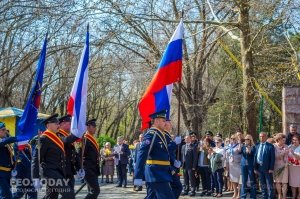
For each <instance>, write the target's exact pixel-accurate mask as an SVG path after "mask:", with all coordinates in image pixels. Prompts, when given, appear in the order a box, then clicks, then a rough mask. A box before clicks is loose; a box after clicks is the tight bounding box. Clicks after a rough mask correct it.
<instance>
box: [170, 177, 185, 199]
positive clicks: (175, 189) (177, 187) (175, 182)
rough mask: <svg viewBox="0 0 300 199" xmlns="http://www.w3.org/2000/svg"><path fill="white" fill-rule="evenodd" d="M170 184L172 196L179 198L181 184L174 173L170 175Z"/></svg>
mask: <svg viewBox="0 0 300 199" xmlns="http://www.w3.org/2000/svg"><path fill="white" fill-rule="evenodd" d="M172 180H173V181H172V182H171V183H170V185H171V188H172V191H173V194H174V197H175V198H176V199H178V198H179V196H180V194H181V192H182V189H183V187H182V184H181V182H180V177H179V176H178V174H177V173H175V174H174V175H172Z"/></svg>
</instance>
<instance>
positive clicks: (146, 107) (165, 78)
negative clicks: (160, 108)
mask: <svg viewBox="0 0 300 199" xmlns="http://www.w3.org/2000/svg"><path fill="white" fill-rule="evenodd" d="M181 78H182V60H178V61H175V62H172V63H170V64H169V65H167V66H164V67H162V68H160V69H159V70H158V71H157V72H156V74H155V75H154V77H153V79H152V81H151V83H150V85H149V87H148V88H147V90H146V92H145V93H144V95H143V97H142V99H141V101H140V103H139V111H140V116H141V118H142V130H143V129H146V128H149V122H150V121H151V118H150V117H149V115H150V114H152V113H154V112H155V110H156V107H155V96H154V94H155V93H156V92H158V91H160V90H161V89H163V88H164V87H165V86H166V85H169V84H171V83H174V82H177V81H180V80H181Z"/></svg>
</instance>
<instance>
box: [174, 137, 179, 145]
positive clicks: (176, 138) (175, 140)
mask: <svg viewBox="0 0 300 199" xmlns="http://www.w3.org/2000/svg"><path fill="white" fill-rule="evenodd" d="M174 142H175V143H176V144H181V136H176V137H175V139H174Z"/></svg>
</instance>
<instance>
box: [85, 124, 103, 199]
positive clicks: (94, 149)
mask: <svg viewBox="0 0 300 199" xmlns="http://www.w3.org/2000/svg"><path fill="white" fill-rule="evenodd" d="M86 126H87V132H86V133H85V135H84V138H83V140H82V142H83V143H82V145H83V146H82V149H81V150H82V151H81V154H82V161H83V168H84V171H85V177H84V180H85V182H86V184H87V185H88V189H89V193H88V194H87V195H86V197H85V198H86V199H96V198H97V197H98V195H99V194H100V187H99V182H98V176H99V175H100V167H99V145H98V143H97V141H96V139H95V138H94V134H95V133H96V119H91V120H89V121H87V122H86Z"/></svg>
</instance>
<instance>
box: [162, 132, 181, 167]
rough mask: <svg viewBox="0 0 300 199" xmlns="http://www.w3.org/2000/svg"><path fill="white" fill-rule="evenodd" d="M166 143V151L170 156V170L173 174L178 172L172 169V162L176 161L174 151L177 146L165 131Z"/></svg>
mask: <svg viewBox="0 0 300 199" xmlns="http://www.w3.org/2000/svg"><path fill="white" fill-rule="evenodd" d="M165 135H166V139H167V143H168V151H169V155H170V163H171V170H172V171H175V172H179V171H178V169H177V168H176V167H174V162H175V160H176V149H177V145H176V143H175V142H174V141H173V140H172V138H171V135H170V133H169V132H168V131H165Z"/></svg>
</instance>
